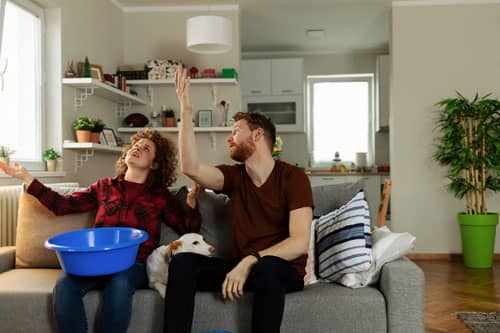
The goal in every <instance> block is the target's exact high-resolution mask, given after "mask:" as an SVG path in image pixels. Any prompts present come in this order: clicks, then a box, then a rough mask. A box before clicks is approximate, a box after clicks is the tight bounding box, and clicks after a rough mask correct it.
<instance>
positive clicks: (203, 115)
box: [198, 110, 212, 127]
mask: <svg viewBox="0 0 500 333" xmlns="http://www.w3.org/2000/svg"><path fill="white" fill-rule="evenodd" d="M198 127H212V110H199V111H198Z"/></svg>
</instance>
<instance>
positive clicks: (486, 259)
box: [457, 213, 498, 268]
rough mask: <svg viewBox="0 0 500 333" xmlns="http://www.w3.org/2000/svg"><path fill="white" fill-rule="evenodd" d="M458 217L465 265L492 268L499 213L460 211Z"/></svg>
mask: <svg viewBox="0 0 500 333" xmlns="http://www.w3.org/2000/svg"><path fill="white" fill-rule="evenodd" d="M457 218H458V224H460V234H461V236H462V251H463V254H464V265H465V266H466V267H469V268H491V266H492V264H493V252H494V250H495V234H496V228H497V224H498V213H488V214H482V215H471V214H464V213H459V214H457Z"/></svg>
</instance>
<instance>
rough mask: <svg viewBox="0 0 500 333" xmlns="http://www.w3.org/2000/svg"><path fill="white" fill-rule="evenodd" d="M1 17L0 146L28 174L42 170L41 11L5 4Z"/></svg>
mask: <svg viewBox="0 0 500 333" xmlns="http://www.w3.org/2000/svg"><path fill="white" fill-rule="evenodd" d="M3 14H4V15H3V18H2V17H1V10H0V25H1V26H2V29H1V30H0V31H2V38H1V39H0V42H1V45H0V71H3V70H4V69H5V72H4V73H3V82H4V86H3V90H2V91H0V119H1V121H0V145H4V146H8V147H9V148H11V149H14V150H15V151H16V152H15V154H14V155H12V157H11V158H12V160H15V161H19V162H20V163H22V164H23V165H24V166H25V167H27V168H28V169H30V170H44V164H43V161H42V147H43V140H42V128H43V127H42V125H43V119H42V106H43V98H42V96H43V91H42V89H43V88H42V82H43V81H42V63H43V59H42V54H43V52H42V51H43V43H42V27H43V10H42V9H41V8H40V7H38V6H37V5H35V4H34V3H33V2H31V1H28V0H7V1H6V3H5V8H4V11H3ZM0 81H1V80H0ZM0 85H1V82H0ZM0 89H1V86H0Z"/></svg>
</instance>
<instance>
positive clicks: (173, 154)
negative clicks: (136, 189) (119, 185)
mask: <svg viewBox="0 0 500 333" xmlns="http://www.w3.org/2000/svg"><path fill="white" fill-rule="evenodd" d="M141 139H149V140H151V141H153V142H154V144H155V148H156V156H155V159H154V162H156V163H158V168H157V169H154V170H151V172H150V174H149V176H148V180H152V181H153V183H155V184H160V185H162V186H165V187H169V186H170V185H172V184H173V183H174V182H175V180H176V179H177V173H176V169H177V147H176V145H175V143H174V142H173V141H172V140H171V139H169V138H167V137H165V136H163V135H161V134H160V133H159V132H158V131H156V130H154V129H152V128H148V129H145V130H142V131H139V132H137V133H136V134H134V135H133V136H132V137H131V138H130V145H128V146H126V147H125V148H124V149H123V151H122V155H121V156H120V158H119V159H118V161H117V162H116V175H117V176H121V175H125V172H126V171H127V168H128V167H127V164H126V163H125V156H126V155H127V151H128V150H129V149H130V148H131V147H132V146H133V145H134V144H135V143H136V142H137V141H139V140H141Z"/></svg>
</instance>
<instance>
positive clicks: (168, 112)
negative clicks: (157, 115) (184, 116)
mask: <svg viewBox="0 0 500 333" xmlns="http://www.w3.org/2000/svg"><path fill="white" fill-rule="evenodd" d="M161 112H162V113H163V116H164V117H165V118H175V111H174V109H172V108H167V107H164V106H163V107H162V109H161Z"/></svg>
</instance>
